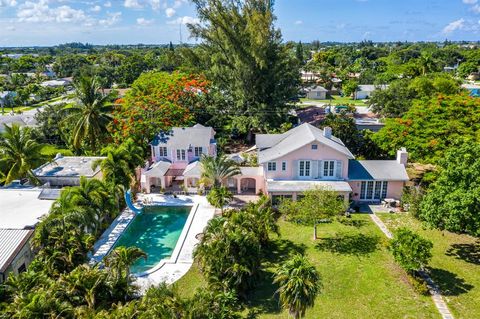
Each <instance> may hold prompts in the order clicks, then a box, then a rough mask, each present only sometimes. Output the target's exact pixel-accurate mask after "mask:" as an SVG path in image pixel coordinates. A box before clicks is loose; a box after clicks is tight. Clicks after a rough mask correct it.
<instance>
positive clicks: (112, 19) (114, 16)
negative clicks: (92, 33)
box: [98, 12, 122, 27]
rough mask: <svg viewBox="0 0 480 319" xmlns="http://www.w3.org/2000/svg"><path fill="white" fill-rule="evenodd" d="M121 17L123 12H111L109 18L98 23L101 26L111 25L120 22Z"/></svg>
mask: <svg viewBox="0 0 480 319" xmlns="http://www.w3.org/2000/svg"><path fill="white" fill-rule="evenodd" d="M121 18H122V13H121V12H114V13H109V14H108V18H106V19H101V20H98V24H99V25H101V26H105V27H110V26H112V25H114V24H117V23H118V22H120V20H121Z"/></svg>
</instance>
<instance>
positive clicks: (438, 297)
mask: <svg viewBox="0 0 480 319" xmlns="http://www.w3.org/2000/svg"><path fill="white" fill-rule="evenodd" d="M369 215H370V217H371V218H372V220H373V222H374V223H375V224H376V225H377V226H378V228H380V230H381V231H382V232H383V233H384V234H385V236H387V237H388V238H390V239H391V238H393V235H392V233H391V232H390V231H389V230H388V228H387V226H386V225H385V224H384V223H383V222H382V220H381V219H380V218H378V216H377V215H375V213H369ZM419 273H420V276H422V278H423V280H425V282H426V283H427V286H428V290H429V291H430V295H432V300H433V303H434V304H435V307H437V309H438V312H440V315H441V316H442V318H443V319H454V317H453V315H452V313H451V312H450V310H448V307H447V304H446V303H445V300H443V297H442V294H441V292H440V289H439V288H438V286H437V284H435V282H434V281H433V280H432V278H430V276H429V275H428V274H427V273H426V272H424V271H419Z"/></svg>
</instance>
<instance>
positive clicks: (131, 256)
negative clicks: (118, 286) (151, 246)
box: [105, 246, 147, 281]
mask: <svg viewBox="0 0 480 319" xmlns="http://www.w3.org/2000/svg"><path fill="white" fill-rule="evenodd" d="M139 258H145V259H147V254H146V253H145V252H144V251H143V250H141V249H140V248H138V247H123V246H120V247H117V248H115V249H114V250H113V251H112V252H111V253H110V254H109V255H108V256H107V257H106V258H105V266H107V267H108V268H110V269H111V270H112V273H113V275H114V277H115V278H117V279H121V278H124V279H126V280H127V281H129V280H130V266H131V265H133V263H135V261H137V259H139Z"/></svg>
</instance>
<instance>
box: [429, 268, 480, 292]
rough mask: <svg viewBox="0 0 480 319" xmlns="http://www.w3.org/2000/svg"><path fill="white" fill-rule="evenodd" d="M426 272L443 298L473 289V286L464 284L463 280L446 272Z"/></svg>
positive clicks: (434, 270)
mask: <svg viewBox="0 0 480 319" xmlns="http://www.w3.org/2000/svg"><path fill="white" fill-rule="evenodd" d="M428 271H429V273H430V276H431V277H432V279H433V281H434V282H435V283H436V284H437V285H438V287H439V288H440V290H441V291H442V294H443V295H445V296H458V295H461V294H464V293H467V292H469V291H470V290H472V289H473V288H474V286H473V285H471V284H469V283H467V282H465V279H463V278H460V277H458V276H457V274H454V273H453V272H450V271H448V270H444V269H438V268H429V269H428Z"/></svg>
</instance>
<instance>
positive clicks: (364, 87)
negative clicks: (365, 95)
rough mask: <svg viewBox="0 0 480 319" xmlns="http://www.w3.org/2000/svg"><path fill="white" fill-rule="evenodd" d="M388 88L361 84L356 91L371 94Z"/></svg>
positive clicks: (386, 86)
mask: <svg viewBox="0 0 480 319" xmlns="http://www.w3.org/2000/svg"><path fill="white" fill-rule="evenodd" d="M386 88H388V85H386V84H382V85H373V84H361V85H359V86H358V91H367V92H372V91H375V90H377V89H378V90H385V89H386Z"/></svg>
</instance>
